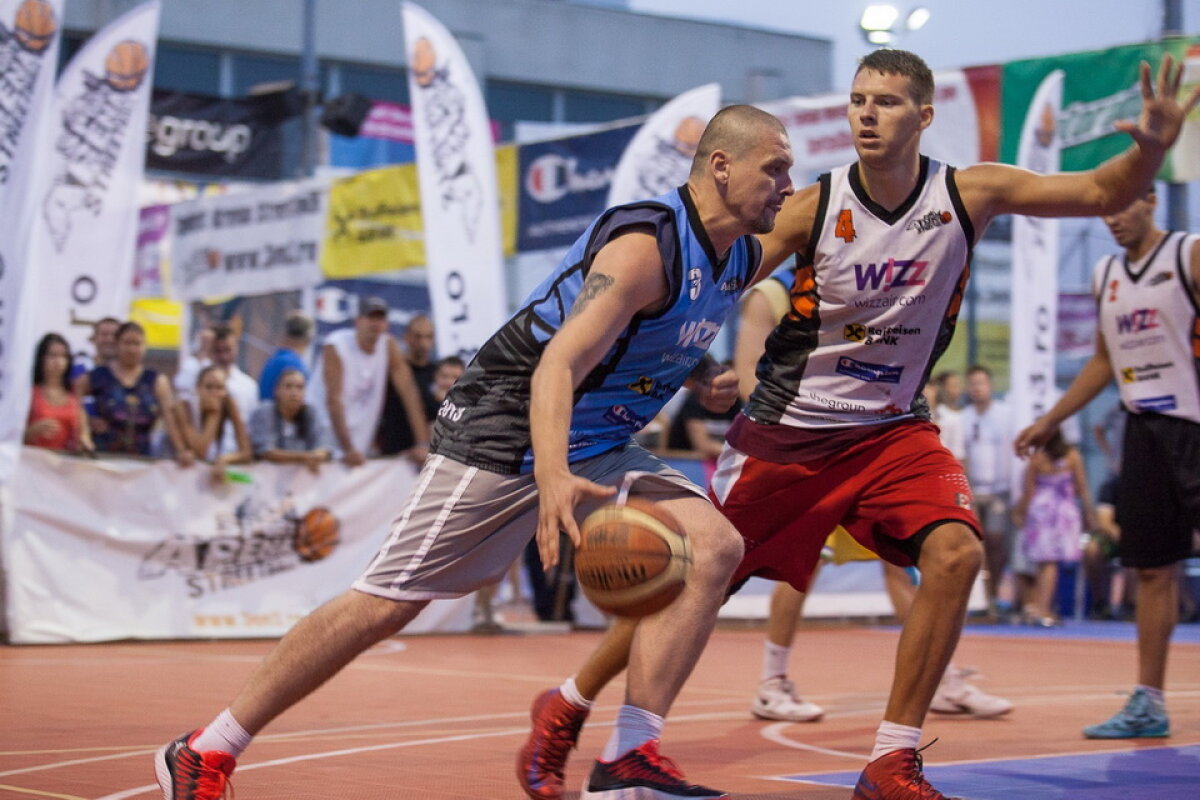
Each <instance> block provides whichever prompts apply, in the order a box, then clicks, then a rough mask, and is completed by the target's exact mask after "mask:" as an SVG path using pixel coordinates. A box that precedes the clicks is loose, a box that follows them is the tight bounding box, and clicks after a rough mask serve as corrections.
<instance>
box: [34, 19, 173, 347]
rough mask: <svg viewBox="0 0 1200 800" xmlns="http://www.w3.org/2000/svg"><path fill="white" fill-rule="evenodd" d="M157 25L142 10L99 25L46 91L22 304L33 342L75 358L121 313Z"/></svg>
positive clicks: (128, 271) (127, 282)
mask: <svg viewBox="0 0 1200 800" xmlns="http://www.w3.org/2000/svg"><path fill="white" fill-rule="evenodd" d="M158 17H159V3H158V2H157V0H151V2H147V3H142V4H140V5H137V6H135V7H134V8H132V9H131V10H129V11H127V12H126V13H125V14H123V15H122V16H120V17H118V18H117V19H115V20H114V21H112V22H110V23H109V24H107V25H105V26H104V27H103V28H102V29H100V30H99V31H97V32H96V33H95V34H94V35H93V36H92V37H91V38H90V39H88V40H87V42H85V43H84V45H83V47H82V48H80V49H79V51H78V52H77V53H76V54H75V55H74V57H73V58H72V59H71V61H70V62H69V63H68V64H67V66H66V68H65V69H64V70H63V72H62V74H61V75H60V76H59V78H58V83H57V84H56V86H55V90H54V107H53V116H52V119H51V121H50V124H49V126H48V127H47V130H46V132H45V133H46V139H45V147H44V148H42V149H41V151H40V153H39V156H38V158H39V161H43V162H44V166H43V167H41V168H44V169H46V170H47V171H48V173H49V178H48V181H47V184H46V186H45V189H44V191H41V192H39V194H38V195H36V196H34V197H31V198H28V201H29V202H31V203H32V204H33V205H34V206H35V208H36V211H37V213H36V214H35V217H34V219H33V225H32V242H31V251H30V256H29V258H30V263H33V264H37V265H38V270H39V272H40V277H39V280H38V281H37V292H36V296H35V297H33V298H32V299H31V300H30V302H32V303H33V306H34V308H36V309H37V315H38V316H37V320H36V324H35V325H34V329H35V330H36V333H37V334H38V335H40V334H41V333H44V332H46V331H55V332H57V333H60V334H62V335H63V336H65V337H67V340H68V341H69V342H70V343H71V346H72V348H73V349H75V350H86V343H87V338H88V334H89V333H90V331H91V323H92V322H94V321H95V320H98V319H100V318H101V317H105V316H113V317H117V318H119V319H124V318H125V316H126V314H127V313H128V311H129V298H130V294H131V286H132V280H131V272H132V270H133V260H134V247H135V243H136V240H137V231H138V190H139V187H140V184H141V181H142V172H143V170H142V165H143V162H144V160H145V133H146V115H147V111H148V109H149V106H150V82H151V78H152V76H153V74H154V69H153V67H154V49H155V43H156V41H157V38H158Z"/></svg>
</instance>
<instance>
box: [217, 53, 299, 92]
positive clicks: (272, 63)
mask: <svg viewBox="0 0 1200 800" xmlns="http://www.w3.org/2000/svg"><path fill="white" fill-rule="evenodd" d="M276 81H295V82H296V83H297V84H299V83H300V59H299V58H297V57H292V58H288V57H285V56H264V55H247V54H245V53H237V54H235V55H234V57H233V96H234V97H241V96H243V95H245V94H246V93H247V92H248V91H249V90H250V88H251V87H252V86H257V85H258V84H260V83H274V82H276Z"/></svg>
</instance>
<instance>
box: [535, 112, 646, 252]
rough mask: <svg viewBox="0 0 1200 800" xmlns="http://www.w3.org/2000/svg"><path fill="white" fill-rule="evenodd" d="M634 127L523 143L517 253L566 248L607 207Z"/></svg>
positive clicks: (634, 129)
mask: <svg viewBox="0 0 1200 800" xmlns="http://www.w3.org/2000/svg"><path fill="white" fill-rule="evenodd" d="M637 131H638V126H637V125H622V126H620V127H616V128H609V129H608V130H603V131H597V132H596V133H587V134H582V135H579V136H567V137H564V138H562V139H552V140H550V141H546V142H536V143H534V144H525V145H521V147H520V150H519V152H518V157H519V165H518V166H519V173H518V174H519V176H520V187H519V191H520V202H519V214H518V217H519V220H520V227H519V229H518V232H517V250H518V251H520V252H522V253H525V252H529V251H536V250H549V249H551V248H556V247H570V246H571V244H572V243H573V242H574V241H575V240H576V239H578V238H579V234H581V233H583V232H584V231H585V230H587V226H588V225H590V224H591V223H592V220H594V219H595V218H596V217H597V216H599V215H600V212H602V211H604V209H605V208H606V207H607V204H608V193H609V187H610V186H611V185H612V179H613V175H614V174H615V173H616V169H617V162H618V161H619V160H620V157H621V153H622V152H624V150H625V148H626V146H628V144H629V142H630V141H632V140H633V137H634V135H635V134H636V133H637Z"/></svg>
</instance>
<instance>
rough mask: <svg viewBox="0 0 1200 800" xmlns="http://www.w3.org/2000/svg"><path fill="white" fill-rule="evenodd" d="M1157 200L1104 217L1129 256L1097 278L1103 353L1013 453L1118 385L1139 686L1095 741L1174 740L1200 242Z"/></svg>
mask: <svg viewBox="0 0 1200 800" xmlns="http://www.w3.org/2000/svg"><path fill="white" fill-rule="evenodd" d="M1155 205H1156V199H1155V195H1154V192H1153V191H1150V192H1148V193H1147V194H1146V195H1145V196H1143V197H1141V198H1139V199H1137V200H1135V201H1134V202H1133V204H1132V205H1130V206H1129V207H1128V208H1126V209H1125V210H1124V211H1121V212H1118V213H1116V214H1112V215H1110V216H1107V217H1105V218H1104V221H1105V223H1107V224H1108V227H1109V230H1111V231H1112V235H1113V238H1114V239H1116V240H1117V244H1119V245H1121V247H1122V248H1124V250H1125V254H1124V257H1123V258H1118V257H1116V256H1109V257H1106V258H1102V259H1100V261H1099V262H1097V264H1096V269H1095V272H1094V274H1093V279H1092V292H1093V294H1095V296H1096V303H1097V306H1098V308H1099V311H1100V318H1099V324H1098V326H1097V333H1098V335H1097V336H1096V352H1095V353H1094V354H1093V355H1092V358H1091V360H1089V361H1088V363H1087V364H1085V365H1084V367H1083V369H1081V370H1080V371H1079V374H1078V375H1076V376H1075V380H1074V381H1072V382H1071V386H1070V387H1069V388H1068V389H1067V391H1066V392H1065V393H1064V394H1063V396H1062V397H1061V398H1060V399H1059V401H1058V402H1057V403H1055V405H1054V407H1053V408H1051V409H1050V410H1049V411H1048V412H1046V414H1045V416H1043V417H1041V418H1040V419H1038V420H1037V421H1036V422H1034V424H1033V425H1031V426H1029V427H1028V428H1026V429H1025V430H1024V431H1022V432H1021V433H1020V434H1018V436H1017V439H1016V449H1017V454H1018V455H1021V456H1024V455H1028V454H1029V453H1030V452H1032V451H1033V450H1034V449H1036V448H1038V447H1041V446H1042V445H1044V444H1045V443H1046V442H1047V441H1048V440H1049V438H1050V436H1051V434H1052V433H1053V431H1054V429H1055V428H1056V427H1057V426H1058V425H1059V423H1061V422H1062V421H1063V420H1064V419H1066V418H1067V417H1069V416H1071V415H1072V414H1074V413H1075V412H1076V411H1078V410H1079V409H1080V408H1082V407H1083V406H1084V405H1086V404H1087V402H1088V401H1089V400H1091V399H1092V398H1093V397H1095V396H1096V395H1097V394H1099V393H1100V390H1101V389H1103V388H1104V387H1105V386H1106V385H1108V382H1109V381H1111V380H1113V379H1114V378H1116V380H1117V387H1118V389H1119V390H1120V393H1121V405H1122V406H1123V407H1124V409H1125V411H1126V423H1125V439H1124V446H1123V448H1122V450H1121V469H1120V472H1119V473H1118V479H1117V504H1116V507H1117V525H1118V527H1119V528H1120V531H1121V536H1120V539H1118V541H1117V555H1118V557H1119V558H1120V559H1121V564H1122V565H1123V566H1126V567H1130V568H1132V569H1134V570H1136V571H1137V577H1138V580H1137V630H1138V637H1137V656H1138V658H1137V680H1138V685H1137V686H1136V687H1135V688H1134V691H1133V694H1132V695H1130V697H1129V701H1128V702H1127V703H1126V704H1125V707H1124V708H1123V709H1122V710H1121V711H1119V712H1117V714H1116V715H1114V716H1113V717H1112V718H1111V719H1109V720H1107V721H1105V722H1101V723H1099V724H1097V725H1090V726H1088V727H1086V728H1084V729H1083V735H1084V736H1086V737H1087V738H1089V739H1138V738H1159V737H1165V736H1170V735H1171V724H1170V720H1169V718H1168V717H1167V711H1166V704H1165V702H1164V699H1163V689H1164V687H1165V686H1166V674H1167V652H1168V649H1169V648H1170V644H1171V632H1172V631H1173V630H1174V628H1175V623H1176V622H1177V621H1178V614H1179V575H1178V571H1179V562H1180V561H1182V560H1184V559H1185V558H1187V557H1188V556H1190V555H1191V553H1192V532H1193V531H1196V530H1200V236H1197V235H1195V234H1187V233H1182V232H1179V231H1170V232H1168V231H1164V230H1162V229H1160V228H1159V227H1158V226H1157V225H1155V224H1154V208H1155Z"/></svg>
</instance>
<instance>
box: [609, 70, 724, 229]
mask: <svg viewBox="0 0 1200 800" xmlns="http://www.w3.org/2000/svg"><path fill="white" fill-rule="evenodd" d="M720 107H721V84H719V83H709V84H705V85H704V86H698V87H696V88H695V89H692V90H690V91H687V92H684V93H683V94H681V95H679V96H678V97H675V98H673V99H672V100H670V101H668V102H667V103H666V104H665V105H664V106H663V107H662V108H660V109H658V110H657V111H655V112H654V113H653V114H651V115H650V116H649V117H648V118H647V119H646V121H645V122H644V123H642V126H641V127H640V128H638V131H637V133H635V134H634V136H633V139H632V140H631V141H630V142H629V145H628V146H626V148H625V152H624V153H622V154H621V160H620V161H619V162H617V169H616V171H615V173H614V174H613V179H612V185H611V186H610V187H609V190H608V203H607V205H608V206H617V205H622V204H624V203H631V202H633V201H634V200H645V199H646V198H649V197H657V196H658V195H660V194H663V193H664V192H668V191H670V190H671V189H674V188H675V187H677V186H680V185H682V184H684V183H687V179H688V173H689V172H690V171H691V169H692V158H693V157H694V156H695V155H696V145H698V144H699V143H700V134H702V133H703V132H704V127H705V126H706V125H707V124H708V121H709V120H710V119H712V118H713V116H714V115H715V114H716V113H717V111H718V109H720Z"/></svg>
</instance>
